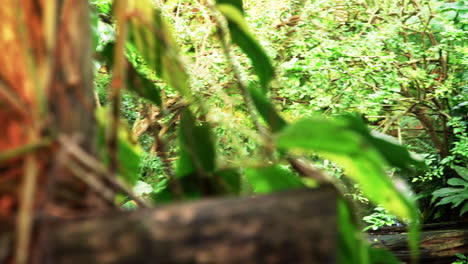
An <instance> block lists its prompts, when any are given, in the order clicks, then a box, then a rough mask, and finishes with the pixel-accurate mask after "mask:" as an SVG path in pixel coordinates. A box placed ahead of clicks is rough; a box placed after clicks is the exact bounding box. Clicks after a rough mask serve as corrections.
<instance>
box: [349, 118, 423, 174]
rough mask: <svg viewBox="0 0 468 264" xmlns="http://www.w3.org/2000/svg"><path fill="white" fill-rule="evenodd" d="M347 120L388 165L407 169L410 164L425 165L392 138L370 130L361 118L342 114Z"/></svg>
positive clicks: (350, 126) (351, 127) (421, 166)
mask: <svg viewBox="0 0 468 264" xmlns="http://www.w3.org/2000/svg"><path fill="white" fill-rule="evenodd" d="M342 118H344V119H345V120H346V121H347V122H348V126H349V128H350V129H352V130H353V131H355V132H357V133H358V134H360V135H361V136H363V137H364V138H365V139H366V140H367V142H369V143H371V144H372V145H373V146H374V147H375V148H376V149H377V150H378V151H379V153H380V154H381V155H382V156H383V157H384V158H385V160H386V161H387V162H388V164H389V165H391V166H394V167H397V168H400V169H407V168H409V167H410V165H414V166H417V167H420V168H424V167H425V163H424V161H423V160H420V159H416V158H415V157H414V155H411V154H410V152H409V151H408V150H407V149H406V148H405V147H404V146H401V145H400V144H398V143H397V142H396V141H395V140H393V138H391V137H390V136H387V135H385V134H382V133H378V132H376V131H373V132H371V131H370V130H369V128H368V127H367V125H366V124H365V123H364V121H363V120H362V118H359V117H357V116H355V115H345V116H342Z"/></svg>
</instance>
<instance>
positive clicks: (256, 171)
mask: <svg viewBox="0 0 468 264" xmlns="http://www.w3.org/2000/svg"><path fill="white" fill-rule="evenodd" d="M245 175H246V177H247V181H248V182H249V183H250V185H251V186H252V187H253V189H254V191H255V192H256V193H271V192H276V191H283V190H289V189H295V188H301V187H304V184H303V183H302V181H301V179H300V178H299V177H297V176H296V175H295V174H294V173H292V172H291V171H290V170H288V169H285V168H283V167H281V166H279V165H272V166H268V167H260V168H248V169H246V170H245Z"/></svg>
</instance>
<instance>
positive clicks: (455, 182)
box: [447, 178, 468, 187]
mask: <svg viewBox="0 0 468 264" xmlns="http://www.w3.org/2000/svg"><path fill="white" fill-rule="evenodd" d="M447 183H448V184H449V185H452V186H466V187H468V181H465V180H462V179H459V178H451V179H449V180H448V181H447Z"/></svg>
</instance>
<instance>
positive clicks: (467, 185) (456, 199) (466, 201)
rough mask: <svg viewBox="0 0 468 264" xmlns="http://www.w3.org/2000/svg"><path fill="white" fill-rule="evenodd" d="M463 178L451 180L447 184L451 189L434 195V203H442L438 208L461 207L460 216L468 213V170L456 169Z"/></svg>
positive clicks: (439, 190) (442, 190) (435, 192)
mask: <svg viewBox="0 0 468 264" xmlns="http://www.w3.org/2000/svg"><path fill="white" fill-rule="evenodd" d="M455 170H456V171H457V172H458V174H459V175H460V176H461V179H460V178H450V179H449V180H448V181H447V184H448V185H449V186H451V187H447V188H441V189H438V190H436V191H434V192H433V193H432V196H433V201H435V200H438V199H439V198H440V201H439V202H438V203H437V204H436V206H440V205H444V204H451V208H452V209H453V208H456V207H459V206H460V207H461V208H460V215H463V214H464V213H466V212H467V211H468V169H466V168H462V167H455Z"/></svg>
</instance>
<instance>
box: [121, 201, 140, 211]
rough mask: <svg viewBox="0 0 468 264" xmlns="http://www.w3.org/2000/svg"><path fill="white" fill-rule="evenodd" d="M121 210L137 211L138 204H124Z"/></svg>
mask: <svg viewBox="0 0 468 264" xmlns="http://www.w3.org/2000/svg"><path fill="white" fill-rule="evenodd" d="M122 208H123V209H125V210H129V211H131V210H135V209H137V208H138V204H137V203H136V202H135V201H133V200H131V201H128V202H126V203H124V204H123V205H122Z"/></svg>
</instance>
